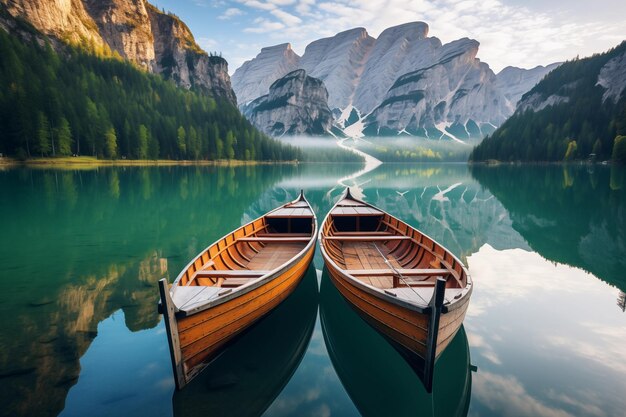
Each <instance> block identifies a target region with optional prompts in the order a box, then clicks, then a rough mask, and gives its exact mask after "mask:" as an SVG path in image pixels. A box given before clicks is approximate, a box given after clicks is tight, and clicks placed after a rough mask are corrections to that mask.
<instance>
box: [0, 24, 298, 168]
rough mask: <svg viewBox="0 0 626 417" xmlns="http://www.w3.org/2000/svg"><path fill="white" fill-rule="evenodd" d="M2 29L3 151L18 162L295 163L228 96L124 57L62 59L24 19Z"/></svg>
mask: <svg viewBox="0 0 626 417" xmlns="http://www.w3.org/2000/svg"><path fill="white" fill-rule="evenodd" d="M15 24H16V25H19V28H18V29H19V30H16V31H13V32H14V33H18V34H19V35H14V34H8V33H7V32H5V31H4V30H2V27H1V26H0V57H2V59H0V152H2V153H4V154H7V155H16V156H18V157H30V156H41V155H44V156H45V155H69V154H74V153H77V154H82V155H94V156H98V157H106V158H117V157H127V158H140V159H147V158H151V159H156V158H166V159H226V158H227V159H242V160H291V159H296V158H298V156H299V151H298V150H297V149H295V148H291V147H288V146H284V145H282V144H280V143H278V142H276V141H274V140H273V139H270V138H268V137H267V136H265V135H263V134H262V133H260V132H259V131H257V130H256V129H255V128H254V127H253V126H252V125H251V124H250V123H249V122H248V121H247V120H246V119H245V118H244V117H243V116H242V115H241V114H240V113H239V111H238V110H237V109H236V108H235V106H234V105H233V104H231V103H230V102H229V101H227V100H225V99H219V98H218V99H214V98H211V97H209V96H208V95H207V94H205V93H202V92H197V91H188V90H185V89H183V88H180V87H177V86H176V85H175V84H174V83H173V82H171V81H165V80H163V78H161V77H160V76H157V75H151V74H147V73H145V72H143V71H141V70H139V69H138V68H136V67H135V66H133V65H132V64H130V63H128V62H125V61H123V60H121V59H114V58H102V57H98V56H95V55H93V54H91V53H87V52H84V51H82V50H79V49H76V48H74V47H69V46H68V47H65V48H62V49H61V52H59V53H57V52H55V50H53V48H52V47H51V46H50V45H49V43H48V40H47V38H45V37H44V36H42V35H41V34H39V33H38V32H37V31H35V30H34V29H33V28H32V27H30V26H29V25H28V24H27V23H24V22H19V21H17V23H15Z"/></svg>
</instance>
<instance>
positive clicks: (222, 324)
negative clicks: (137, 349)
mask: <svg viewBox="0 0 626 417" xmlns="http://www.w3.org/2000/svg"><path fill="white" fill-rule="evenodd" d="M314 252H315V246H311V248H310V249H309V250H308V251H307V252H306V253H304V255H303V256H302V257H301V258H300V259H299V260H298V261H296V262H294V264H293V265H291V266H290V267H288V268H287V269H286V270H285V271H284V272H282V273H279V274H277V275H276V276H274V277H270V278H268V279H267V281H266V282H265V283H263V284H262V285H261V286H259V287H257V288H255V289H254V290H252V291H249V292H246V293H244V294H241V295H240V296H238V297H236V298H233V299H231V300H228V301H226V302H224V303H222V304H219V305H217V306H215V307H212V308H210V309H207V310H202V311H200V312H198V313H196V314H193V315H190V316H185V317H177V326H178V335H179V341H180V349H181V355H182V362H183V370H184V373H185V375H186V380H187V381H189V380H190V379H191V378H193V377H194V376H195V375H196V374H197V373H198V372H200V371H201V370H202V369H203V368H204V367H205V366H206V365H207V364H208V363H209V362H210V361H211V360H212V359H213V358H215V357H216V356H217V355H218V354H219V353H220V351H221V349H222V348H223V347H224V346H225V345H226V344H228V343H229V342H230V341H231V340H232V339H234V338H235V337H237V336H238V335H239V334H240V333H241V332H243V331H244V330H245V329H247V328H248V327H250V326H251V325H252V324H254V323H255V322H256V321H257V320H259V319H261V318H262V317H263V316H265V315H266V314H267V313H269V312H270V311H272V309H274V308H275V307H276V306H277V305H278V304H280V303H281V302H282V301H283V300H284V299H286V298H287V297H288V296H289V295H290V294H291V293H292V292H293V291H294V289H295V288H296V287H297V286H298V283H299V282H300V280H301V279H302V277H303V276H304V274H305V273H306V270H307V268H308V267H309V265H310V263H311V260H312V259H313V254H314Z"/></svg>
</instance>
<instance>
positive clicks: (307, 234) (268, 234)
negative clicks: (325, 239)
mask: <svg viewBox="0 0 626 417" xmlns="http://www.w3.org/2000/svg"><path fill="white" fill-rule="evenodd" d="M250 237H308V238H309V239H311V234H310V233H257V234H256V235H254V236H250Z"/></svg>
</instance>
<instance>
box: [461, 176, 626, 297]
mask: <svg viewBox="0 0 626 417" xmlns="http://www.w3.org/2000/svg"><path fill="white" fill-rule="evenodd" d="M471 173H472V176H473V177H474V178H476V179H477V180H478V182H479V183H480V184H481V185H482V186H483V187H485V188H486V189H487V190H488V191H489V192H490V193H492V194H493V195H494V196H495V197H496V198H497V199H498V201H499V202H500V203H501V204H502V205H503V206H504V208H505V209H506V211H507V212H508V213H509V216H510V217H511V219H512V228H513V229H514V230H516V231H517V232H519V233H520V234H521V235H522V236H523V237H524V239H525V240H526V241H527V242H528V244H529V245H530V247H531V248H532V250H534V251H536V252H538V253H540V254H541V255H542V256H544V257H546V258H548V259H550V260H552V261H555V262H560V263H565V264H568V265H572V266H577V267H579V268H583V269H584V270H585V271H589V272H591V273H593V274H594V275H595V276H597V277H598V278H600V279H602V280H604V281H606V282H608V283H610V284H612V285H615V286H617V287H618V288H620V289H621V290H622V291H624V290H626V275H625V274H624V271H625V270H626V256H624V255H625V254H626V192H625V191H626V190H622V189H621V187H618V186H617V185H616V181H617V180H616V178H622V177H623V176H624V175H625V174H626V169H624V168H623V167H622V168H620V167H617V166H614V167H610V168H609V167H596V168H595V169H593V170H592V171H591V172H590V171H588V170H587V169H585V167H580V166H547V167H542V166H536V167H515V166H499V167H485V166H472V167H471Z"/></svg>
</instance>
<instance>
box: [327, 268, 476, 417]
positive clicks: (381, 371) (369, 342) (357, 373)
mask: <svg viewBox="0 0 626 417" xmlns="http://www.w3.org/2000/svg"><path fill="white" fill-rule="evenodd" d="M320 320H321V322H322V329H323V332H324V340H325V341H326V347H327V349H328V353H329V355H330V358H331V360H332V363H333V366H334V368H335V370H336V372H337V374H338V375H339V378H340V379H341V382H342V383H343V386H344V387H345V389H346V390H347V391H348V394H349V395H350V398H351V399H352V401H353V402H354V404H355V405H356V406H357V408H358V409H359V412H360V413H361V414H362V415H364V416H381V415H390V416H442V417H443V416H446V417H455V416H459V417H460V416H466V415H467V411H468V407H469V402H470V393H471V386H472V376H471V372H470V354H469V347H468V343H467V336H466V334H465V330H464V329H463V328H462V327H461V329H460V330H459V332H458V333H457V335H456V336H455V338H454V340H453V341H452V342H451V343H450V345H449V346H448V347H447V348H446V350H445V351H444V353H443V354H442V355H441V357H440V358H439V360H438V361H437V365H436V369H435V380H434V387H433V393H432V394H428V393H427V392H426V390H425V389H424V384H423V383H422V382H421V380H420V379H419V377H418V376H417V374H416V373H415V371H413V369H412V368H411V366H410V365H409V364H408V363H407V362H406V361H405V360H404V358H402V356H401V355H400V354H398V352H397V351H396V350H395V349H394V348H393V347H392V346H391V345H390V344H389V342H388V341H387V340H385V338H384V337H383V336H382V335H380V334H379V333H378V332H376V330H374V329H373V328H372V327H370V326H369V325H368V324H367V323H366V322H365V321H363V320H362V319H361V318H360V317H359V316H358V315H357V313H356V312H355V311H354V310H353V309H352V308H351V307H350V306H349V305H348V304H347V302H346V301H345V300H344V299H343V297H342V296H341V294H339V292H338V291H337V289H336V288H335V287H334V285H333V284H332V282H331V281H330V277H329V276H328V275H327V271H324V275H323V276H322V283H321V289H320Z"/></svg>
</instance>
